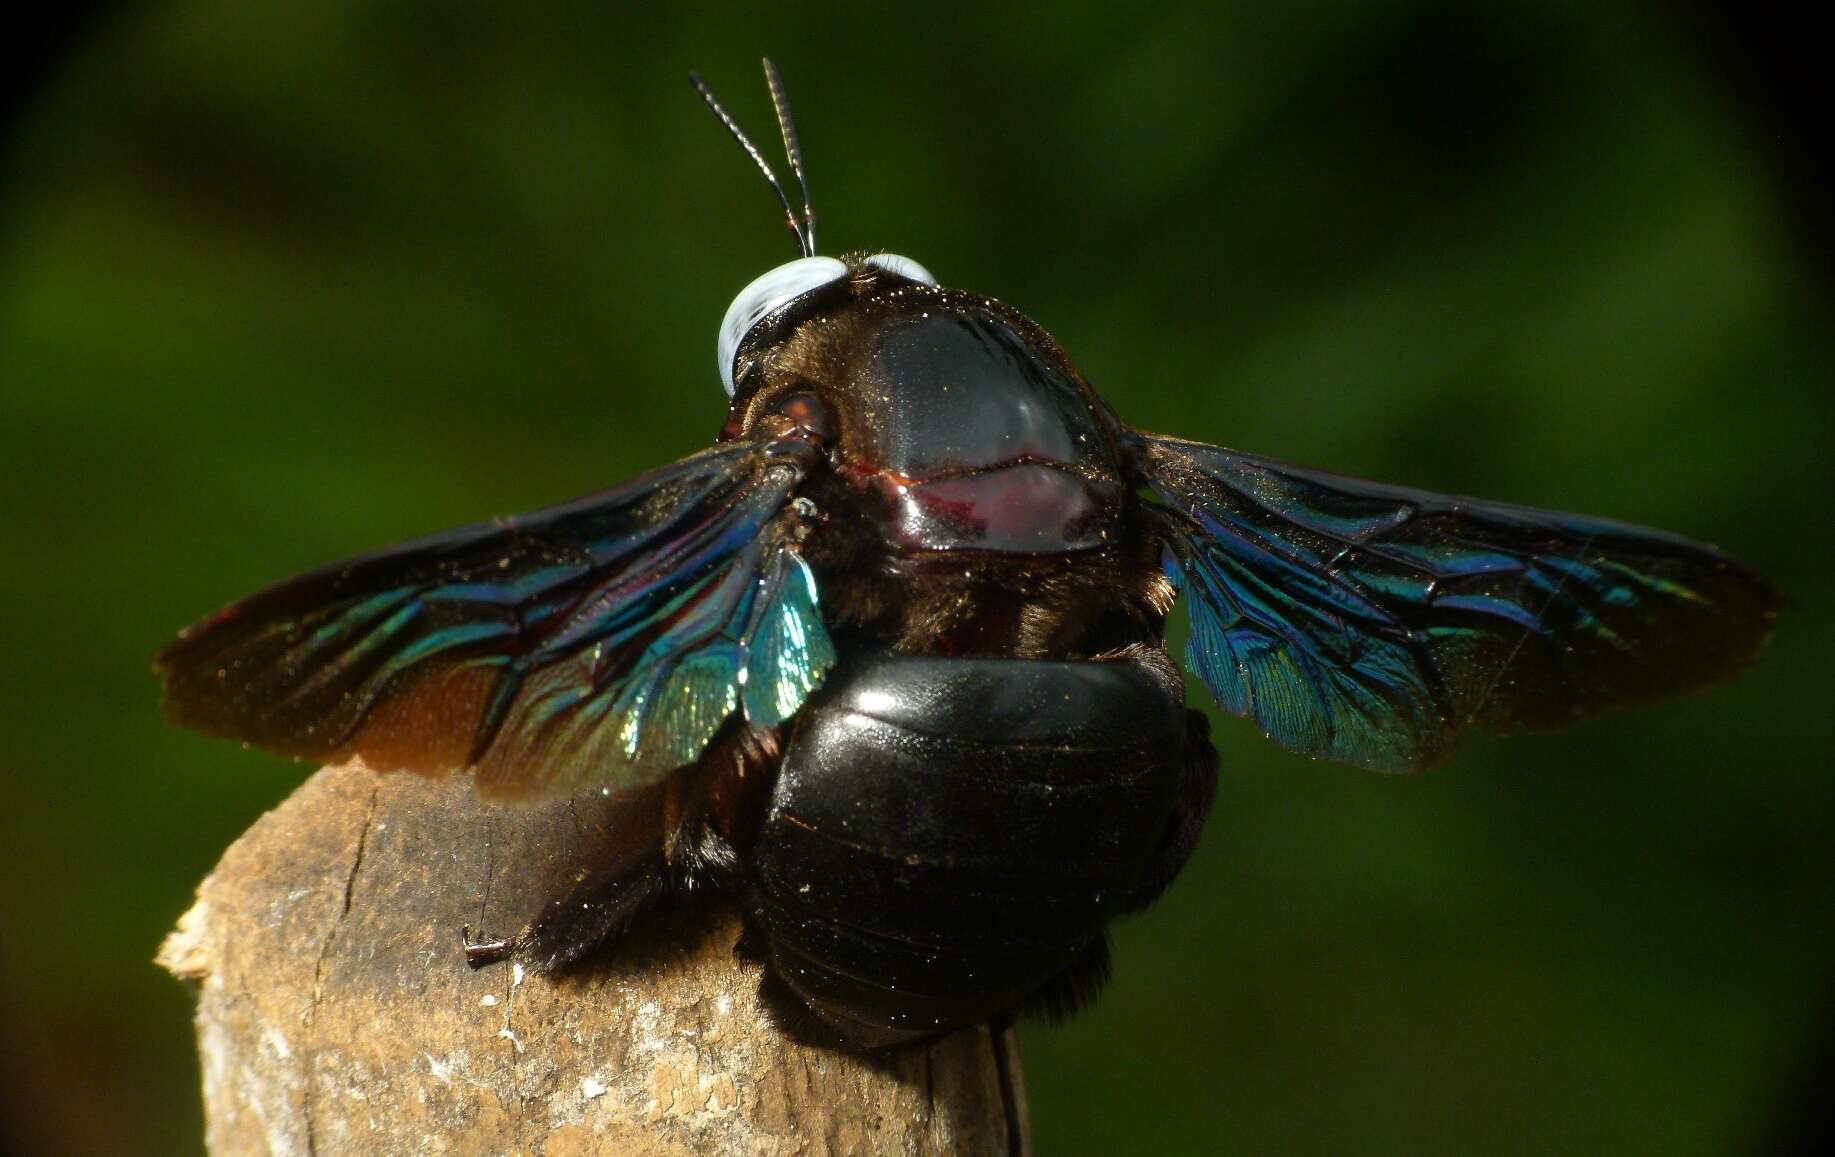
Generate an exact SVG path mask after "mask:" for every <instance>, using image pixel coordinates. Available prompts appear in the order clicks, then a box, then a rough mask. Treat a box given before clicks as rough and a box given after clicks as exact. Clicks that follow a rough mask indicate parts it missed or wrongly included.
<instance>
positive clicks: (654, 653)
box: [155, 440, 834, 795]
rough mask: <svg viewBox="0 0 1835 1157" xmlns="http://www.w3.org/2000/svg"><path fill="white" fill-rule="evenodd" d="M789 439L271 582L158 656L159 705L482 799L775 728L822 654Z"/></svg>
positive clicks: (594, 778)
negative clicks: (472, 785) (737, 720)
mask: <svg viewBox="0 0 1835 1157" xmlns="http://www.w3.org/2000/svg"><path fill="white" fill-rule="evenodd" d="M786 441H787V440H780V441H779V442H777V443H734V444H729V445H723V446H720V447H717V448H715V449H712V450H709V451H706V452H704V453H701V454H697V455H695V456H694V457H691V458H687V459H684V460H682V461H680V462H677V463H675V464H674V465H671V466H666V467H663V468H662V469H660V470H657V471H654V472H652V473H650V474H647V475H645V476H643V477H640V478H637V479H635V480H633V481H631V482H628V483H626V484H625V485H623V486H619V487H617V488H615V489H612V490H608V491H605V492H604V493H601V494H596V495H593V496H591V497H588V498H583V499H580V500H578V501H575V502H571V503H568V504H566V505H563V506H557V507H554V508H552V509H549V510H544V511H539V512H536V513H534V514H528V515H523V516H520V517H517V518H509V519H503V520H500V521H497V522H493V523H488V524H483V525H479V526H474V527H469V528H466V529H463V530H456V531H452V532H450V533H447V534H442V535H438V536H435V537H432V538H428V539H423V540H421V541H419V542H413V543H409V544H407V545H405V546H400V547H396V548H394V549H392V550H386V551H383V552H381V553H379V554H374V555H370V556H367V557H364V558H359V559H354V560H351V561H349V562H345V563H340V564H337V565H335V566H330V567H327V568H325V569H323V570H319V571H316V572H314V573H312V574H308V575H304V576H302V577H300V578H296V579H293V580H291V581H289V582H284V583H281V584H280V585H278V586H275V587H271V588H269V589H268V590H266V591H263V592H261V593H260V594H257V595H255V596H253V597H252V598H249V599H246V600H244V601H243V602H240V603H236V604H235V605H233V606H230V607H228V608H226V609H225V610H223V611H220V612H218V613H217V614H216V615H214V616H212V617H211V618H209V619H207V620H205V621H204V622H202V623H200V624H198V625H197V626H194V627H192V628H190V629H189V630H187V631H185V632H184V633H183V634H181V635H180V636H179V638H178V640H177V641H176V642H174V643H173V644H172V645H170V646H169V647H167V648H166V649H165V650H164V651H162V652H160V654H159V657H158V659H157V660H156V662H155V670H157V672H158V673H159V675H160V677H161V678H162V679H163V680H164V682H165V687H166V700H165V704H166V710H167V712H168V713H169V714H170V715H171V716H172V717H173V719H175V720H177V721H178V722H179V723H182V724H185V725H186V726H189V727H194V728H197V729H198V730H200V731H204V732H208V733H210V734H213V735H220V736H225V737H228V738H232V739H240V740H243V741H245V742H248V743H251V744H254V745H256V746H258V747H263V748H267V749H269V750H272V751H277V752H280V753H282V754H286V755H291V756H295V757H298V758H304V759H314V760H325V761H345V760H349V759H352V758H361V759H362V760H363V762H364V763H365V764H367V765H368V766H370V767H372V768H375V769H377V770H409V771H416V772H420V773H423V774H440V773H444V772H448V771H453V770H458V769H462V768H472V769H474V770H475V772H476V774H477V782H478V786H479V788H480V790H482V791H485V792H487V793H491V794H497V795H526V794H533V793H547V792H553V793H560V792H568V791H572V790H576V789H578V788H580V787H583V786H605V787H609V788H614V789H622V788H628V787H634V786H637V785H640V784H643V783H648V782H652V781H654V780H656V779H658V778H660V777H662V776H664V775H666V774H667V773H669V772H670V771H672V770H674V769H676V768H678V767H681V766H683V765H685V764H688V763H691V762H693V761H694V760H695V759H696V758H697V757H698V756H699V755H700V753H701V751H702V750H703V749H704V748H705V747H706V745H707V743H708V741H709V740H710V739H712V738H713V735H714V733H715V732H716V731H717V730H718V729H719V728H720V727H721V726H722V724H724V723H725V721H726V720H727V718H728V717H729V716H730V715H732V714H733V712H735V711H736V710H743V711H744V712H745V714H746V716H747V718H748V719H750V720H752V721H753V722H755V723H758V724H760V725H763V726H773V725H775V724H777V723H780V722H782V721H783V720H784V719H785V718H787V717H788V716H789V715H791V714H792V713H794V712H795V711H796V710H797V708H798V707H799V706H800V705H801V703H802V701H803V699H804V697H805V696H807V695H808V694H809V693H810V691H811V690H813V689H814V688H815V687H816V686H817V685H818V684H819V683H820V682H821V679H822V677H823V675H824V674H825V673H826V671H827V670H828V668H829V666H830V665H831V664H832V663H833V661H834V651H833V647H832V646H831V644H830V642H829V638H828V634H827V631H826V629H825V627H824V626H823V623H822V616H821V613H820V609H819V606H818V600H817V594H816V586H815V580H814V578H813V576H812V575H811V573H810V570H809V567H808V565H807V564H806V563H805V562H804V561H803V559H802V557H801V555H800V554H799V553H798V549H797V536H798V534H799V533H801V527H800V522H799V518H798V515H797V513H796V509H795V504H794V503H793V501H792V492H793V489H794V487H795V486H796V484H797V482H798V481H799V479H800V478H801V477H802V474H803V469H804V467H803V465H802V455H801V454H800V449H799V447H798V446H797V445H794V444H786Z"/></svg>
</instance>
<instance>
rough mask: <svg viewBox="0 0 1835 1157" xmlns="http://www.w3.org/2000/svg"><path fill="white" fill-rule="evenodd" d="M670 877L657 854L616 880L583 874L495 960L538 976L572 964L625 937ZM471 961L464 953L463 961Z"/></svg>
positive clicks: (666, 886)
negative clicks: (510, 959)
mask: <svg viewBox="0 0 1835 1157" xmlns="http://www.w3.org/2000/svg"><path fill="white" fill-rule="evenodd" d="M670 875H671V874H670V871H669V866H668V864H667V863H665V862H664V860H663V858H662V856H660V855H655V856H650V857H648V858H645V859H643V860H641V861H640V862H638V863H637V864H636V865H634V866H631V867H629V868H627V869H626V870H625V871H624V872H622V873H621V874H618V875H615V876H600V875H588V876H586V878H584V879H582V880H580V882H579V883H578V884H577V885H576V886H575V887H574V888H572V889H571V890H569V891H568V892H567V893H565V894H564V895H562V896H560V897H559V898H557V899H554V900H551V901H549V902H548V904H547V906H546V907H545V908H543V909H542V912H541V914H540V915H539V916H537V917H536V918H535V919H534V920H531V921H530V922H529V924H528V926H527V927H525V928H524V929H523V930H522V931H521V932H519V933H517V934H516V936H515V937H513V938H512V939H511V940H510V942H509V943H508V945H507V949H506V950H504V951H500V952H497V953H496V954H495V957H494V958H497V959H501V958H502V957H503V956H505V955H512V954H513V955H515V956H516V958H517V959H518V960H520V961H522V962H523V963H524V964H526V965H528V966H529V967H530V968H532V969H534V970H535V971H537V972H553V971H556V970H559V969H564V968H568V967H571V966H573V965H576V964H578V963H580V962H581V961H582V960H584V959H586V958H587V957H588V956H590V955H592V954H593V952H594V951H596V950H597V949H599V948H600V947H601V946H604V945H607V944H610V943H612V942H613V941H615V940H617V939H618V938H619V937H620V936H622V935H624V933H625V930H626V929H628V928H629V927H630V926H631V923H632V921H634V920H636V919H637V917H638V915H639V914H641V913H642V912H643V911H644V909H646V908H648V907H649V906H650V905H651V904H652V903H653V902H655V900H656V899H657V898H658V897H659V896H661V895H663V894H664V893H665V892H666V891H667V890H668V885H669V883H670ZM480 947H484V948H489V947H490V946H489V945H488V944H487V945H481V946H480ZM471 958H472V950H471V949H470V948H468V949H467V950H466V959H467V960H468V961H470V960H471ZM487 963H488V961H487ZM474 967H475V965H474Z"/></svg>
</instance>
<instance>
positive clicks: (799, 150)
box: [764, 56, 816, 257]
mask: <svg viewBox="0 0 1835 1157" xmlns="http://www.w3.org/2000/svg"><path fill="white" fill-rule="evenodd" d="M764 63H765V85H766V86H767V87H768V88H770V90H771V107H772V108H774V109H776V110H777V131H778V132H779V133H781V134H782V135H783V138H784V156H785V157H787V158H789V161H790V171H791V172H792V173H794V174H795V175H796V183H797V187H798V188H799V189H801V190H802V191H803V231H802V237H803V243H804V246H805V248H806V249H807V250H808V252H806V253H805V254H804V256H805V257H809V256H813V255H814V254H815V251H816V211H815V208H814V207H813V206H812V205H811V203H810V200H809V179H808V178H807V177H805V176H804V175H803V146H802V145H801V144H799V143H798V142H797V139H796V118H795V117H793V116H791V115H790V97H789V96H788V95H787V94H786V93H785V92H784V81H783V78H782V77H780V76H778V75H777V65H775V64H773V63H771V58H770V57H768V56H767V57H765V58H764Z"/></svg>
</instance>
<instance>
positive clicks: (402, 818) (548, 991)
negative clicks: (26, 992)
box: [159, 768, 1027, 1157]
mask: <svg viewBox="0 0 1835 1157" xmlns="http://www.w3.org/2000/svg"><path fill="white" fill-rule="evenodd" d="M596 806H597V805H596V802H595V801H592V800H575V801H566V802H561V803H556V804H550V805H546V806H543V807H538V808H526V809H525V808H505V807H502V806H496V805H489V804H481V803H479V802H478V801H477V800H476V799H475V798H474V796H473V795H472V792H471V789H470V785H469V784H468V783H466V782H465V781H464V780H462V779H455V780H423V779H418V778H415V777H412V776H379V775H375V774H372V773H370V772H368V771H365V770H363V769H361V768H326V769H324V770H322V771H320V772H318V773H317V774H316V775H314V776H313V777H312V778H311V779H310V780H308V781H307V782H306V783H305V784H304V785H302V786H301V787H300V789H299V790H298V791H296V792H295V793H294V794H293V795H292V796H291V797H290V798H289V799H288V800H287V801H286V802H284V803H283V804H281V805H280V806H279V807H278V808H276V809H275V810H274V811H272V812H270V813H269V814H268V815H266V816H264V817H262V819H261V820H259V821H258V822H257V823H256V824H255V826H254V827H252V828H251V829H250V830H249V831H248V832H247V833H246V834H245V835H244V836H243V837H242V838H241V839H240V840H238V841H237V842H236V843H235V844H234V845H232V846H231V847H230V849H229V850H228V852H227V853H225V855H224V856H223V859H222V861H221V862H220V863H219V864H218V865H217V868H216V870H215V871H214V872H212V873H211V875H210V876H209V877H208V878H207V879H206V880H205V881H204V883H203V884H202V885H200V887H199V889H198V901H197V904H196V905H195V906H194V907H193V908H192V909H191V910H190V911H189V912H187V913H186V914H185V916H184V917H183V918H182V919H181V920H180V922H179V927H178V930H177V931H175V932H174V933H173V934H172V935H171V937H169V938H168V940H167V942H166V944H165V945H164V947H163V948H162V949H161V951H160V955H159V962H160V963H161V964H162V965H163V966H164V967H166V968H167V969H168V970H170V971H172V972H173V973H174V974H176V975H178V976H180V977H182V978H184V979H186V980H188V981H191V982H193V983H194V984H195V985H196V986H197V991H198V1012H197V1031H198V1047H199V1052H200V1056H201V1059H202V1067H203V1075H204V1107H205V1114H206V1133H207V1139H208V1142H209V1145H210V1148H211V1151H212V1152H213V1153H217V1154H245V1153H250V1154H253V1153H271V1154H337V1153H531V1154H547V1155H551V1157H561V1155H572V1154H590V1153H616V1154H629V1155H633V1157H651V1155H655V1157H661V1155H664V1154H668V1155H678V1154H679V1155H684V1157H687V1155H697V1157H698V1155H706V1154H785V1155H790V1154H809V1155H823V1154H857V1153H858V1154H868V1153H870V1154H881V1153H885V1154H926V1155H928V1154H999V1155H1004V1154H1009V1153H1012V1152H1019V1151H1023V1150H1024V1149H1025V1148H1027V1145H1026V1143H1025V1139H1024V1138H1023V1136H1019V1135H1018V1134H1023V1132H1024V1130H1025V1112H1024V1106H1023V1100H1024V1096H1023V1093H1022V1092H1021V1091H1020V1081H1019V1076H1018V1070H1017V1058H1016V1056H1015V1054H1013V1052H1012V1047H1011V1038H1010V1034H1000V1035H997V1036H994V1035H990V1033H989V1032H988V1031H987V1030H985V1029H980V1030H975V1031H972V1032H964V1033H960V1034H957V1035H956V1036H953V1037H950V1038H948V1039H946V1040H943V1041H941V1042H938V1043H936V1044H934V1045H932V1046H930V1047H929V1048H927V1049H918V1050H914V1051H907V1052H905V1053H902V1054H898V1055H895V1056H892V1057H890V1058H862V1057H857V1056H852V1055H847V1054H843V1053H838V1052H831V1051H825V1050H818V1049H811V1048H807V1047H804V1046H801V1045H798V1044H795V1043H794V1042H791V1041H790V1040H788V1039H786V1038H785V1037H784V1036H783V1035H782V1034H781V1033H780V1032H779V1031H778V1030H777V1029H776V1028H775V1027H773V1026H772V1025H771V1023H770V1022H769V1020H768V1019H767V1018H766V1017H765V1015H764V1013H763V1010H762V1009H761V1007H760V1006H759V1003H758V1000H757V996H756V985H757V979H758V975H757V970H756V968H755V967H754V966H751V965H748V964H743V963H741V962H740V961H739V960H737V959H736V958H735V956H734V954H733V951H732V946H733V943H734V941H735V939H736V938H737V936H738V932H739V923H738V919H737V917H736V915H735V914H734V913H733V912H732V911H731V909H730V908H728V907H727V906H725V905H724V904H723V903H722V902H719V901H712V900H703V901H700V902H698V903H675V904H671V905H669V906H668V907H667V908H666V910H664V911H661V912H659V913H657V914H655V915H654V916H653V917H651V918H649V919H647V920H645V921H643V922H641V923H640V926H639V928H638V929H637V930H636V931H634V932H633V933H632V934H631V935H630V936H629V937H627V938H626V940H625V941H624V942H623V943H621V944H620V945H618V946H617V947H616V948H615V949H614V950H612V951H611V952H610V953H608V954H607V957H606V959H605V960H604V961H603V962H601V963H600V964H598V965H596V966H595V967H594V968H593V969H591V970H589V971H587V972H585V973H583V974H579V975H572V976H567V977H562V978H551V977H546V976H536V975H528V974H525V973H524V972H523V971H522V970H521V969H520V968H518V967H517V966H515V965H511V964H503V965H497V966H493V967H489V968H485V969H481V970H478V971H473V970H471V969H470V968H468V967H466V965H465V963H464V961H463V958H462V953H461V948H460V929H461V927H462V926H465V925H477V926H480V927H483V928H485V929H488V930H490V931H496V932H507V931H513V930H514V929H515V928H516V927H518V926H520V924H521V923H522V922H523V920H525V919H527V918H528V916H529V915H530V914H531V913H532V912H533V911H534V910H535V905H537V904H538V903H539V900H540V897H541V896H543V895H546V894H547V893H548V891H549V890H551V889H552V887H553V885H554V882H555V881H556V880H557V879H560V878H561V877H562V876H563V875H565V874H566V873H568V872H570V871H572V870H573V867H572V866H573V865H576V864H577V863H578V862H579V856H580V853H581V851H582V848H583V846H584V845H585V844H586V843H587V842H589V841H590V840H591V838H592V837H593V835H594V834H595V833H596V832H597V833H602V832H603V829H604V827H605V826H606V825H607V823H608V822H609V821H608V820H607V819H606V818H605V816H604V815H602V814H599V813H598V812H596V811H595V808H596ZM997 1051H998V1053H1002V1054H1004V1055H997ZM1003 1062H1006V1063H1004V1064H1003ZM1003 1070H1004V1071H1003Z"/></svg>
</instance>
